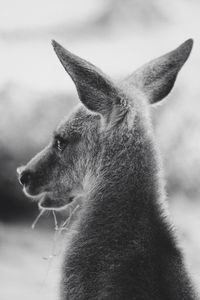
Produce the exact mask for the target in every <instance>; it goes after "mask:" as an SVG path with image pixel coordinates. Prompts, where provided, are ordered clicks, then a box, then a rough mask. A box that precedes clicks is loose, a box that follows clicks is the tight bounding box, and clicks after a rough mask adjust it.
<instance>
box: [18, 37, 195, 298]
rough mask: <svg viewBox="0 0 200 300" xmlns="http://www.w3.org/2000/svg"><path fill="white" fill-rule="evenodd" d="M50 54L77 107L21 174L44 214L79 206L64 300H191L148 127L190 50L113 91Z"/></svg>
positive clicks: (61, 54)
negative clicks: (65, 78)
mask: <svg viewBox="0 0 200 300" xmlns="http://www.w3.org/2000/svg"><path fill="white" fill-rule="evenodd" d="M52 44H53V47H54V50H55V52H56V54H57V56H58V58H59V60H60V62H61V64H62V65H63V66H64V69H65V70H66V71H67V73H68V74H69V75H70V77H71V78H72V80H73V81H74V83H75V86H76V88H77V92H78V95H79V98H80V101H81V103H80V105H79V106H78V107H77V108H76V109H75V111H73V112H72V113H71V115H70V116H69V117H68V118H66V119H65V120H63V121H62V122H61V124H60V125H59V126H58V128H57V129H56V130H55V132H54V134H53V138H52V140H51V141H50V143H49V145H47V147H46V148H44V149H43V150H42V151H41V152H40V153H38V154H37V155H36V156H35V157H34V158H33V159H32V160H31V161H30V162H28V164H27V165H26V166H22V167H20V168H18V173H19V180H20V183H21V184H22V185H23V189H24V192H25V193H26V194H27V195H28V196H29V197H31V198H33V199H36V200H37V201H39V206H40V208H45V209H47V210H51V209H54V210H55V209H57V210H59V209H65V208H66V207H68V205H71V204H72V203H73V202H74V201H76V199H77V198H81V203H82V207H81V210H80V212H79V215H78V218H77V220H76V221H75V222H74V223H73V226H74V228H75V233H74V234H73V236H72V238H71V240H70V244H69V246H68V247H67V250H66V253H65V257H64V262H63V266H62V279H61V285H60V286H61V287H60V299H62V300H68V299H69V300H90V299H91V300H95V299H98V300H101V299H102V300H103V299H108V300H129V299H130V300H133V299H134V300H194V299H197V293H196V291H195V288H194V287H193V284H192V282H191V279H190V276H189V274H188V272H187V270H186V267H185V264H184V259H183V256H182V253H181V250H180V249H179V246H178V243H177V241H176V236H175V233H174V231H173V228H172V226H171V224H170V222H169V220H168V215H167V211H166V207H165V202H166V196H165V190H164V183H163V181H164V180H163V178H162V167H161V163H160V158H159V152H158V149H157V146H156V143H155V141H154V136H153V133H152V125H151V120H150V110H151V109H150V107H151V105H154V104H155V103H157V102H159V101H161V100H162V99H163V98H165V97H166V96H167V95H168V94H169V92H170V91H171V89H172V87H173V85H174V82H175V80H176V77H177V74H178V72H179V70H180V69H181V67H182V66H183V64H184V63H185V61H186V60H187V58H188V56H189V54H190V52H191V49H192V45H193V41H192V40H191V39H189V40H187V41H186V42H184V43H183V44H182V45H180V46H179V47H178V48H177V49H175V50H173V51H171V52H169V53H167V54H165V55H163V56H161V57H159V58H157V59H155V60H153V61H151V62H149V63H147V64H145V65H144V66H142V67H141V68H139V69H138V70H136V71H135V72H134V73H133V74H131V75H130V76H128V77H127V78H125V79H124V80H122V81H121V82H118V83H116V82H113V81H111V79H110V78H109V77H108V76H106V75H105V74H104V73H103V72H102V71H101V70H99V69H98V68H97V67H95V66H94V65H92V64H91V63H89V62H87V61H86V60H83V59H81V58H79V57H78V56H76V55H74V54H72V53H70V52H69V51H67V50H66V49H64V48H63V47H62V46H61V45H59V44H58V43H57V42H55V41H53V42H52Z"/></svg>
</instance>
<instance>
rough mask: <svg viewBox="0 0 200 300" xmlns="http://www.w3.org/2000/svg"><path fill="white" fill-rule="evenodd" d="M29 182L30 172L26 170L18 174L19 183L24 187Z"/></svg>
mask: <svg viewBox="0 0 200 300" xmlns="http://www.w3.org/2000/svg"><path fill="white" fill-rule="evenodd" d="M30 180H31V172H30V171H28V170H24V171H22V172H21V173H20V174H19V182H20V183H21V184H22V185H26V184H28V183H29V182H30Z"/></svg>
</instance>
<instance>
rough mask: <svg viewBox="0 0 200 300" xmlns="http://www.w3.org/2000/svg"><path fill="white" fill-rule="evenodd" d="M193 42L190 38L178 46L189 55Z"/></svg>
mask: <svg viewBox="0 0 200 300" xmlns="http://www.w3.org/2000/svg"><path fill="white" fill-rule="evenodd" d="M193 44H194V40H193V39H191V38H190V39H188V40H186V41H185V42H184V43H183V44H182V45H180V48H181V49H182V50H183V51H184V52H185V53H186V55H189V54H190V52H191V50H192V48H193Z"/></svg>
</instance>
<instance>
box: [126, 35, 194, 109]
mask: <svg viewBox="0 0 200 300" xmlns="http://www.w3.org/2000/svg"><path fill="white" fill-rule="evenodd" d="M192 46H193V40H192V39H189V40H187V41H186V42H184V43H183V44H181V45H180V46H179V47H178V48H177V49H175V50H173V51H171V52H169V53H167V54H165V55H163V56H161V57H159V58H157V59H154V60H152V61H150V62H149V63H147V64H145V65H144V66H142V67H141V68H139V69H138V70H136V71H135V72H134V73H133V74H132V75H130V76H129V77H128V78H126V79H125V82H126V83H128V85H130V86H131V85H132V86H133V87H134V86H135V87H137V88H139V89H140V90H141V91H143V92H144V93H145V94H146V95H147V97H148V99H149V101H150V103H155V102H158V101H160V100H162V99H163V98H164V97H166V96H167V95H168V94H169V92H170V91H171V89H172V88H173V85H174V83H175V80H176V77H177V75H178V72H179V71H180V69H181V67H182V66H183V64H184V63H185V61H186V60H187V58H188V56H189V54H190V52H191V50H192Z"/></svg>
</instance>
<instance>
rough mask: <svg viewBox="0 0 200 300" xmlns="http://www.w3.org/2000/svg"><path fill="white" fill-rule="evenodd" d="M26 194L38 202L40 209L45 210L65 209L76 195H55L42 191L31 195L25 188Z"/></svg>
mask: <svg viewBox="0 0 200 300" xmlns="http://www.w3.org/2000/svg"><path fill="white" fill-rule="evenodd" d="M24 193H25V195H26V196H27V197H28V198H30V199H32V200H34V201H36V202H38V206H39V208H40V209H45V210H64V209H66V207H68V206H70V205H71V204H72V202H73V200H74V198H75V197H73V196H71V195H70V194H68V195H67V193H66V195H65V197H64V198H62V197H59V196H57V195H56V196H55V195H54V194H53V193H52V192H48V191H47V192H42V193H38V194H37V195H31V194H30V193H28V191H27V190H26V189H25V188H24Z"/></svg>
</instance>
